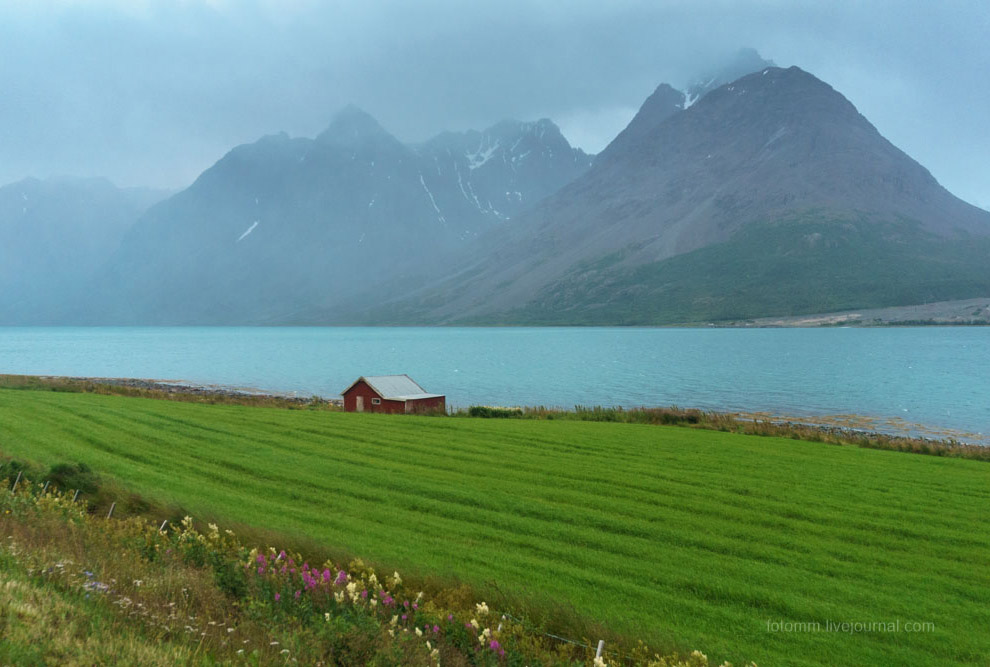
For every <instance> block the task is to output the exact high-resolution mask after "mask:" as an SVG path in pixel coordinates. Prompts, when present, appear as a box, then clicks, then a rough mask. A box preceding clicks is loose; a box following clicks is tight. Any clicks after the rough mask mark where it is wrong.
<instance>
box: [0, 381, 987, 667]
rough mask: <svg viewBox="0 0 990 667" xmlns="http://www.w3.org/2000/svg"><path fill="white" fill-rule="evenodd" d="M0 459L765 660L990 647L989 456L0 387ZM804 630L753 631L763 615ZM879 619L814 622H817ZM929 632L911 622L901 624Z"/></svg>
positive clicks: (922, 660) (983, 653)
mask: <svg viewBox="0 0 990 667" xmlns="http://www.w3.org/2000/svg"><path fill="white" fill-rule="evenodd" d="M0 452H3V453H4V454H7V455H11V456H17V457H23V458H27V459H31V460H34V461H39V462H44V463H46V464H50V463H56V462H85V463H87V464H89V465H90V466H92V467H93V468H94V469H96V470H97V471H99V472H100V473H102V474H104V475H107V476H110V477H113V478H115V479H117V480H120V481H121V482H122V483H123V484H125V485H126V486H127V487H129V488H131V489H133V490H135V491H137V492H139V493H141V494H143V495H145V496H147V497H149V498H152V499H155V500H158V501H161V502H177V503H180V504H181V505H183V506H184V507H186V508H187V509H188V510H190V511H192V512H194V513H196V514H199V515H209V516H211V517H216V518H220V519H223V520H225V521H231V522H239V523H245V524H251V525H254V526H259V527H265V528H270V529H274V530H277V531H281V532H284V533H286V534H289V535H300V536H307V537H310V538H314V539H317V540H319V541H321V542H324V543H326V544H329V545H334V546H338V547H342V548H344V549H347V550H349V551H351V552H353V553H354V554H357V555H361V556H363V557H365V558H367V559H369V560H372V561H376V562H379V563H382V564H387V565H391V566H394V567H397V568H400V569H406V570H412V571H418V572H420V573H426V572H434V573H438V574H440V575H450V574H452V575H456V576H458V577H460V578H461V579H462V580H464V581H467V582H469V583H472V584H475V585H478V586H479V587H480V588H484V587H485V586H486V585H487V583H488V582H492V581H494V582H497V585H498V587H499V588H500V589H502V590H506V591H511V592H513V593H517V594H526V595H532V596H533V597H535V598H538V599H544V600H545V601H546V603H547V604H552V603H553V601H561V602H563V603H567V604H570V605H573V606H574V607H575V608H576V609H578V610H579V611H580V612H581V613H583V614H585V615H587V616H588V617H591V618H596V619H599V620H601V621H603V622H604V623H605V624H606V625H607V626H609V627H610V628H612V629H614V630H616V631H618V632H621V633H625V634H628V635H630V636H639V637H642V638H643V639H644V640H646V641H648V642H653V643H658V644H660V643H664V642H671V641H673V642H676V643H677V644H678V645H680V646H682V647H687V648H698V649H701V650H704V651H705V652H706V653H708V654H709V655H710V656H711V657H713V658H717V659H719V660H721V659H730V660H734V661H738V662H742V661H743V660H744V659H746V660H755V661H756V662H757V663H761V664H768V665H778V664H911V665H925V664H930V665H944V664H947V663H971V664H983V665H986V664H987V663H988V661H990V630H988V628H990V626H988V623H990V616H988V611H987V610H988V609H990V568H988V567H987V565H988V558H990V465H988V464H987V463H984V462H979V461H969V460H961V459H945V458H939V457H934V456H918V455H912V454H903V453H897V452H886V451H877V450H870V449H858V448H852V447H837V446H831V445H824V444H818V443H809V442H798V441H791V440H783V439H778V438H763V437H754V436H742V435H735V434H726V433H718V432H712V431H700V430H692V429H687V428H677V427H657V426H645V425H644V426H641V425H634V424H608V423H588V422H575V421H524V420H484V419H468V418H460V419H450V418H442V417H406V416H379V415H355V414H345V413H332V412H307V411H288V410H277V409H268V408H251V407H241V406H223V405H221V406H209V405H196V404H188V403H175V402H167V401H155V400H148V399H139V398H124V397H116V396H98V395H91V394H69V393H57V392H42V391H14V390H0ZM780 621H783V622H785V623H819V624H821V625H820V628H819V630H818V631H809V630H808V628H807V627H800V628H794V627H792V628H791V630H792V631H784V630H782V631H773V627H774V626H771V628H770V629H768V622H770V623H775V622H780ZM845 622H848V623H871V622H872V623H890V624H894V623H899V624H900V628H899V630H890V631H887V630H883V629H881V628H879V627H877V626H875V627H874V629H873V630H872V631H869V630H867V631H861V632H852V633H850V632H841V631H839V632H834V631H829V629H828V626H827V624H828V623H845ZM908 622H910V623H930V624H933V629H931V628H927V629H926V630H925V631H920V632H909V631H907V629H906V628H905V624H906V623H908Z"/></svg>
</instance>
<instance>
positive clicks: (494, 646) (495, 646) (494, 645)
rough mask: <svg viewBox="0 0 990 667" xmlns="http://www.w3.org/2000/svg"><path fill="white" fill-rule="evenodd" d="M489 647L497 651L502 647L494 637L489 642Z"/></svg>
mask: <svg viewBox="0 0 990 667" xmlns="http://www.w3.org/2000/svg"><path fill="white" fill-rule="evenodd" d="M488 648H490V649H491V650H493V651H496V652H497V651H498V650H499V649H500V648H502V647H501V646H499V644H498V642H497V641H495V640H494V639H493V640H491V641H490V642H489V643H488Z"/></svg>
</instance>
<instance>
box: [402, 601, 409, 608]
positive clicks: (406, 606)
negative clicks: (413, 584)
mask: <svg viewBox="0 0 990 667" xmlns="http://www.w3.org/2000/svg"><path fill="white" fill-rule="evenodd" d="M402 606H404V607H405V608H406V609H409V600H406V601H405V602H403V603H402Z"/></svg>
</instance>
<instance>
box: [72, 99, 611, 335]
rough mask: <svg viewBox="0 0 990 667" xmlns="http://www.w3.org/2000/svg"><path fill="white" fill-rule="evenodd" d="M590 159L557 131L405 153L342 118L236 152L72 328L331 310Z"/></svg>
mask: <svg viewBox="0 0 990 667" xmlns="http://www.w3.org/2000/svg"><path fill="white" fill-rule="evenodd" d="M590 162H591V158H590V157H589V156H587V155H585V154H584V153H583V152H581V151H579V150H576V149H573V148H571V147H570V145H569V144H568V143H567V141H566V139H564V137H563V136H562V135H561V134H560V131H559V130H558V129H557V127H556V126H555V125H554V124H553V123H552V122H550V121H549V120H540V121H537V122H534V123H524V122H518V121H504V122H502V123H499V124H497V125H495V126H493V127H491V128H489V129H488V130H485V131H483V132H468V133H462V134H453V133H445V134H442V135H440V136H438V137H436V138H435V139H433V140H431V141H429V142H427V143H425V144H423V145H420V146H407V145H404V144H403V143H401V142H399V141H398V140H397V139H396V138H395V137H393V136H392V135H391V134H389V133H388V132H387V131H386V130H385V129H383V128H382V127H381V126H380V125H379V124H378V122H377V121H376V120H375V119H374V118H372V117H371V116H370V115H368V114H367V113H365V112H363V111H361V110H360V109H357V108H355V107H348V108H345V109H344V110H342V111H341V112H340V113H338V114H337V115H336V116H335V117H334V119H333V121H332V122H331V123H330V125H329V126H328V127H327V128H326V130H324V131H323V132H322V133H321V134H320V135H319V136H317V137H316V138H315V139H304V138H290V137H288V136H287V135H285V134H282V135H274V136H268V137H264V138H263V139H261V140H259V141H257V142H255V143H253V144H249V145H243V146H238V147H237V148H235V149H233V150H232V151H230V153H228V154H227V155H226V156H224V157H223V159H221V160H220V161H219V162H217V163H216V164H215V165H214V166H213V167H211V168H210V169H208V170H207V171H206V172H204V173H203V174H202V175H201V176H200V177H199V178H198V179H197V180H196V182H195V183H194V184H193V185H192V186H190V187H189V188H188V189H187V190H185V191H183V192H181V193H179V194H177V195H175V196H174V197H172V198H170V199H168V200H167V201H165V202H163V203H161V204H160V205H158V206H156V207H155V208H154V209H152V210H151V211H149V212H148V213H147V214H146V215H145V216H143V217H142V218H141V219H140V220H139V221H138V222H137V224H136V225H134V227H133V228H132V229H131V230H130V231H129V233H128V234H127V236H126V237H125V238H124V240H123V242H122V244H121V246H120V249H119V250H118V252H117V253H116V254H115V255H114V256H113V257H112V258H111V259H110V261H109V262H108V263H107V265H106V267H105V268H104V270H103V271H102V273H101V275H100V278H99V280H98V283H99V284H100V285H101V286H103V289H101V291H100V292H99V295H98V300H97V306H96V307H95V308H91V309H87V311H86V312H83V311H82V310H78V311H76V312H73V313H71V314H70V315H69V317H70V319H72V320H77V321H83V322H92V323H107V322H110V323H121V324H124V323H151V324H230V323H239V324H256V323H264V322H278V321H282V320H283V319H284V318H285V317H286V316H287V315H288V314H291V313H295V312H299V311H300V310H306V309H312V308H316V307H319V308H327V307H331V306H332V305H333V304H335V303H337V302H339V301H341V300H344V299H350V298H353V296H354V295H355V294H363V293H364V292H365V291H368V290H369V289H371V288H372V287H373V286H374V285H377V284H379V283H382V282H384V281H388V280H398V279H402V278H403V277H404V276H407V275H408V276H412V275H417V274H418V273H420V272H422V270H423V267H432V266H433V263H434V262H436V261H437V260H438V259H439V258H441V257H446V256H448V255H449V254H450V253H454V252H456V251H457V250H458V249H459V248H461V247H462V246H464V245H465V244H466V243H467V242H468V241H469V240H470V239H472V238H474V237H476V236H477V235H478V234H479V233H482V232H484V231H485V230H487V229H488V228H490V227H492V226H493V225H499V224H501V223H503V222H504V221H506V220H508V219H509V218H511V217H512V216H514V215H516V213H518V212H519V211H521V210H523V209H524V208H525V207H526V206H528V205H530V204H531V203H534V202H536V201H539V200H540V199H542V198H544V197H545V196H546V195H548V194H550V193H552V192H553V191H555V190H556V189H557V188H559V187H561V186H562V185H564V184H566V183H567V182H569V181H571V180H572V179H573V178H574V177H576V176H577V175H578V174H580V173H582V172H583V171H584V170H586V169H587V168H588V166H589V165H590ZM383 296H385V295H383V294H382V293H376V292H375V291H374V290H371V291H370V292H369V297H368V298H370V299H380V298H382V297H383Z"/></svg>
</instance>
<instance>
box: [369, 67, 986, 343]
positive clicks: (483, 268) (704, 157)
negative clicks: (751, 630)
mask: <svg viewBox="0 0 990 667" xmlns="http://www.w3.org/2000/svg"><path fill="white" fill-rule="evenodd" d="M677 95H678V94H677V93H676V91H673V90H672V89H670V88H668V87H664V86H661V87H660V88H658V90H657V91H656V92H655V93H654V94H653V95H652V96H651V97H650V98H649V99H648V100H647V101H646V103H644V105H643V107H642V109H641V110H640V112H639V114H638V115H637V116H636V117H635V118H634V119H633V121H632V122H631V123H630V124H629V126H628V128H627V129H626V130H625V131H624V132H623V133H622V134H620V135H619V136H618V137H617V138H616V140H615V141H614V142H613V143H612V144H611V145H610V146H608V147H607V148H606V149H605V150H604V151H603V152H602V153H601V154H600V155H599V157H598V159H596V161H595V164H594V166H593V167H592V169H590V170H589V171H588V172H586V173H585V174H583V175H582V176H580V177H578V178H577V179H576V180H575V181H574V182H572V183H570V184H569V185H567V186H566V187H564V188H563V189H561V190H560V191H559V192H557V193H556V194H554V195H552V196H551V197H549V198H547V199H546V200H544V201H543V202H541V203H540V204H539V205H538V206H537V207H535V208H534V209H533V210H532V211H529V212H528V213H527V214H525V215H523V216H520V217H518V218H516V219H514V220H513V221H511V222H510V223H509V224H507V225H505V226H504V227H503V228H502V229H500V230H499V236H500V238H501V239H502V242H501V243H499V244H498V245H493V247H492V249H491V251H489V252H488V253H486V254H485V255H484V256H479V257H480V259H478V260H474V259H473V258H472V261H470V262H467V263H465V264H464V265H463V267H462V270H461V271H460V272H459V273H455V274H454V275H452V276H449V277H446V278H444V279H442V280H440V281H438V282H435V283H434V284H432V285H430V286H428V287H427V288H425V289H423V290H420V292H419V294H417V295H416V297H415V298H414V299H409V298H407V299H405V300H402V301H400V302H397V303H394V304H386V306H385V307H380V308H378V309H377V310H372V311H369V312H368V314H367V315H366V317H368V318H370V319H371V320H372V321H388V320H392V319H395V318H396V316H395V314H393V313H395V312H400V313H401V315H400V321H409V322H413V321H423V322H426V321H429V322H462V323H500V322H505V321H509V322H518V323H529V324H533V323H541V324H574V323H583V324H590V323H596V324H606V323H611V324H614V323H621V324H664V323H676V322H699V321H711V320H723V319H740V318H752V317H759V316H767V315H785V314H795V313H812V312H827V311H833V310H842V309H846V308H864V307H879V306H891V305H908V304H913V303H923V302H925V301H935V300H945V299H957V298H968V297H976V296H984V295H987V294H990V269H988V266H990V265H988V263H987V260H988V258H990V244H988V237H990V214H988V213H987V212H986V211H983V210H982V209H978V208H976V207H974V206H971V205H969V204H966V203H965V202H963V201H961V200H959V199H958V198H956V197H954V196H953V195H952V194H950V193H949V192H948V191H946V190H945V189H944V188H943V187H941V186H940V185H939V184H938V183H937V182H936V180H935V179H934V178H933V177H932V176H931V174H929V173H928V171H927V170H925V169H924V168H923V167H922V166H921V165H919V164H918V163H917V162H915V161H914V160H912V159H911V158H909V157H908V156H907V155H905V154H904V153H903V152H901V151H900V150H899V149H897V148H896V147H895V146H893V145H892V144H891V143H890V142H888V141H887V140H886V139H884V138H883V137H882V136H881V135H880V133H879V132H878V131H877V130H876V128H874V127H873V126H872V125H871V124H870V123H869V122H868V121H867V120H866V119H865V118H864V117H863V116H862V115H860V114H859V113H858V112H857V111H856V109H855V107H853V105H852V104H851V103H849V101H848V100H846V99H845V98H844V97H843V96H842V95H841V94H839V93H838V92H836V91H835V90H833V89H832V88H831V87H830V86H828V85H827V84H825V83H824V82H822V81H820V80H818V79H817V78H815V77H814V76H812V75H811V74H808V73H807V72H804V71H802V70H800V69H799V68H797V67H791V68H787V69H781V68H776V67H767V68H765V69H763V70H761V71H759V72H756V73H753V74H750V75H747V76H745V77H743V78H741V79H738V80H736V81H734V82H732V83H729V84H725V85H723V86H720V87H719V88H716V89H715V90H712V91H711V92H709V93H708V94H706V95H704V97H703V98H702V99H700V100H699V101H697V102H695V103H694V104H692V105H691V106H690V107H688V108H683V107H684V106H686V105H684V104H681V105H678V104H676V102H677ZM678 106H680V107H681V108H678ZM379 318H380V319H379Z"/></svg>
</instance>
